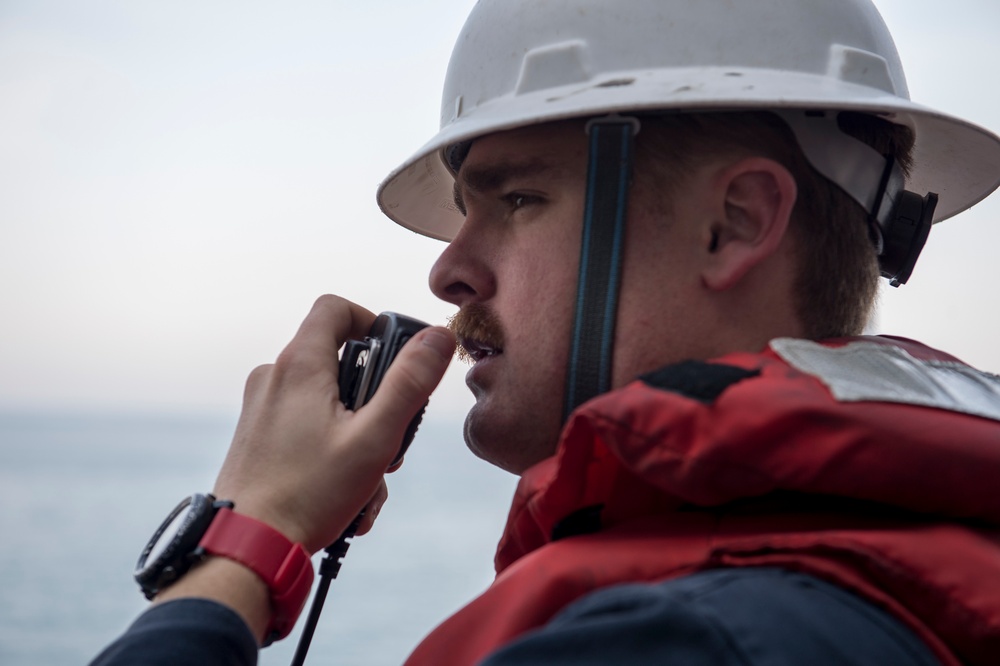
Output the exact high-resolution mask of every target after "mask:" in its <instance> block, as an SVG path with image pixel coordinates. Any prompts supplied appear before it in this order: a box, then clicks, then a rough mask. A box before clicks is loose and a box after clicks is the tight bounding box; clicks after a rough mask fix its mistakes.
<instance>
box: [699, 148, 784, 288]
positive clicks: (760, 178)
mask: <svg viewBox="0 0 1000 666" xmlns="http://www.w3.org/2000/svg"><path fill="white" fill-rule="evenodd" d="M716 182H717V185H718V188H717V189H716V191H717V192H720V193H722V195H723V199H722V201H721V203H722V204H723V206H722V210H721V211H719V212H720V214H719V215H718V216H717V217H716V219H715V220H713V222H712V228H711V230H710V231H711V234H710V240H709V247H708V248H707V250H708V252H709V257H708V261H707V264H706V265H705V268H704V269H703V272H702V277H703V279H704V282H705V285H706V286H707V287H709V288H710V289H714V290H718V291H722V290H725V289H729V288H731V287H733V286H735V285H736V284H738V283H739V282H740V280H742V279H743V277H744V276H745V275H746V274H747V273H748V272H749V271H750V270H751V269H752V268H754V267H755V266H758V265H759V264H761V263H762V262H763V261H765V260H766V259H767V258H768V257H770V256H771V255H772V254H774V252H775V251H776V250H777V249H778V246H779V245H781V241H782V240H783V239H784V237H785V234H786V233H787V231H788V225H789V222H790V220H791V216H792V209H793V208H794V206H795V199H796V197H797V195H798V188H797V187H796V184H795V178H793V177H792V174H791V173H790V172H789V171H788V169H786V168H785V167H784V166H782V165H781V164H779V163H778V162H775V161H774V160H771V159H767V158H764V157H749V158H746V159H742V160H740V161H739V162H736V163H735V164H732V165H730V166H729V167H728V168H726V169H725V170H724V171H722V172H721V173H720V174H719V176H718V180H717V181H716Z"/></svg>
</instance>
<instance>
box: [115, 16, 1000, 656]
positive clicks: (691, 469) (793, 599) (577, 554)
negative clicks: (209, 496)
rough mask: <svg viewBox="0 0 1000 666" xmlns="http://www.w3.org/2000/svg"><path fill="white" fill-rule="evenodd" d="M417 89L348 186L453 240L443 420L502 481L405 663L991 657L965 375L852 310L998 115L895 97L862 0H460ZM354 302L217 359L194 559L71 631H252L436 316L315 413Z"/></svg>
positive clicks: (988, 479)
mask: <svg viewBox="0 0 1000 666" xmlns="http://www.w3.org/2000/svg"><path fill="white" fill-rule="evenodd" d="M442 108H443V112H442V130H441V132H440V133H439V134H438V135H437V136H436V137H434V139H432V140H431V141H430V142H429V143H428V144H427V145H426V146H424V148H423V149H421V150H420V151H419V152H418V153H417V154H416V155H415V156H414V157H413V158H411V159H410V160H409V161H407V162H406V163H405V164H404V165H403V166H402V167H401V168H400V169H398V170H397V171H396V172H394V173H393V174H392V175H390V177H389V178H388V179H387V181H386V182H385V183H383V185H382V187H381V189H380V192H379V201H380V204H381V206H382V208H383V210H384V211H385V212H386V213H387V214H388V215H389V216H390V217H391V218H393V219H394V220H396V221H397V222H399V223H401V224H404V225H405V226H407V227H410V228H412V229H414V230H416V231H419V232H421V233H424V234H427V235H431V236H434V237H438V238H442V239H446V240H449V241H450V243H449V245H448V246H447V248H446V249H445V250H444V252H443V253H442V255H441V258H440V259H439V260H438V262H437V263H436V264H435V266H434V268H433V269H432V271H431V277H430V283H431V289H432V290H433V291H434V293H435V294H436V295H438V296H439V297H440V298H442V299H444V300H446V301H448V302H451V303H453V304H454V305H456V306H457V307H458V308H459V311H458V314H457V315H456V317H455V319H454V321H453V322H452V326H451V328H452V329H453V331H454V334H456V335H457V336H458V338H459V341H460V342H461V345H462V348H463V350H464V352H463V353H464V354H465V355H466V356H467V357H469V358H470V359H471V360H472V361H473V363H474V364H473V367H472V369H471V370H470V371H469V374H468V378H467V381H468V384H469V386H470V388H471V389H472V391H473V393H474V395H475V397H476V404H475V406H474V407H473V409H472V410H471V411H470V413H469V416H468V418H467V420H466V428H465V436H466V440H467V442H468V444H469V447H470V448H471V449H472V450H473V451H474V452H475V453H476V454H477V455H479V456H480V457H482V458H484V459H486V460H488V461H490V462H492V463H494V464H496V465H498V466H500V467H502V468H504V469H507V470H509V471H511V472H513V473H516V474H519V475H521V477H522V478H521V483H520V486H519V489H518V494H517V497H516V498H515V501H514V506H513V508H512V511H511V515H510V518H509V521H508V525H507V529H506V531H505V534H504V537H503V539H502V540H501V544H500V548H499V550H498V554H497V567H498V577H497V580H496V582H495V583H494V585H493V586H492V587H491V588H490V589H489V590H488V591H486V592H485V593H484V594H483V596H482V597H480V598H479V599H477V600H475V601H474V602H472V603H471V604H469V606H468V607H466V608H465V609H463V610H462V611H460V612H459V613H457V614H456V615H455V616H454V617H452V618H450V619H449V620H447V621H446V622H445V623H444V624H442V625H441V627H439V629H437V630H436V631H435V632H434V633H432V634H431V636H429V637H428V639H427V640H425V641H424V642H423V643H422V644H421V645H420V646H419V647H418V648H417V650H416V651H415V652H414V654H413V656H412V657H411V661H412V663H414V664H419V663H434V664H442V663H456V664H468V663H480V662H482V663H488V664H493V665H498V664H524V663H538V664H541V663H545V664H550V663H608V662H611V661H614V662H619V661H621V662H625V663H645V662H654V663H683V664H728V663H732V664H748V663H752V664H785V663H816V664H824V663H893V664H931V663H945V664H958V663H971V664H986V663H991V661H992V660H993V659H994V658H995V655H996V654H998V653H1000V588H998V587H997V586H998V583H997V582H996V581H998V580H1000V577H998V576H997V574H1000V558H998V557H997V556H998V555H1000V549H998V547H997V545H996V544H997V538H996V535H997V532H996V529H997V524H998V522H1000V501H998V500H997V499H996V497H995V493H993V492H992V484H993V479H994V478H995V477H996V472H997V471H998V469H1000V447H997V446H996V445H997V443H1000V380H998V378H997V377H995V376H992V375H988V374H986V373H980V372H977V371H975V370H973V369H971V368H968V367H967V366H964V365H962V364H960V363H959V362H958V361H956V360H955V359H953V358H951V357H949V356H947V355H945V354H942V353H940V352H936V351H934V350H931V349H928V348H926V347H924V346H922V345H919V344H918V343H913V342H909V341H903V340H890V339H884V338H880V339H867V338H855V337H850V336H857V335H859V334H860V333H861V329H862V327H863V326H864V323H865V322H866V321H867V319H868V317H869V315H870V313H871V309H872V306H873V302H874V297H875V293H876V284H877V280H878V276H879V273H880V272H881V273H882V274H883V275H885V276H886V277H888V278H889V279H890V280H891V281H892V282H893V283H894V284H896V285H898V284H901V283H904V282H905V281H906V280H907V279H908V277H909V275H910V272H911V271H912V270H913V267H914V264H915V262H916V258H917V255H918V254H919V251H920V248H921V247H922V245H923V242H924V240H926V235H927V232H928V231H929V226H930V223H931V221H937V220H941V219H944V218H945V217H948V216H950V215H953V214H956V213H957V212H960V211H961V210H963V209H964V208H966V207H968V206H970V205H972V204H973V203H975V202H976V201H978V200H980V199H981V198H982V197H984V196H986V195H987V194H988V193H989V192H990V191H992V189H993V188H994V187H995V184H996V182H998V178H1000V140H998V139H997V138H996V137H995V136H993V135H992V134H990V133H988V132H986V131H984V130H980V129H978V128H975V127H972V126H969V125H968V124H966V123H964V122H962V121H959V120H956V119H952V118H949V117H947V116H943V115H941V114H938V113H935V112H931V111H928V110H926V109H923V108H921V107H919V106H917V105H915V104H913V103H911V102H910V101H909V100H908V99H907V96H906V91H905V82H904V80H903V75H902V70H901V67H900V65H899V63H898V58H897V56H896V53H895V50H894V48H893V46H892V42H891V39H890V37H889V35H888V32H887V31H886V29H885V26H884V25H883V24H882V22H881V19H880V18H879V16H878V14H877V12H876V11H875V9H874V8H873V7H872V6H871V5H870V4H869V3H868V2H867V0H845V1H843V2H838V3H831V2H815V3H805V2H801V0H769V1H767V2H764V1H761V2H755V3H729V2H722V1H714V0H713V1H706V0H701V1H699V2H697V3H690V2H683V1H682V0H658V1H653V0H643V1H640V0H632V1H630V2H616V3H604V2H599V1H597V0H576V1H569V0H563V1H556V2H545V3H537V2H526V1H525V2H510V1H508V2H500V1H499V0H492V1H483V2H480V3H479V5H477V7H476V9H475V10H474V11H473V14H472V15H471V16H470V18H469V20H468V22H467V24H466V27H465V29H464V30H463V33H462V35H461V36H460V38H459V41H458V45H457V46H456V50H455V53H454V54H453V57H452V64H451V67H450V70H449V75H448V80H447V81H446V85H445V93H444V98H443V105H442ZM372 319H373V316H372V315H371V313H368V312H367V311H365V310H363V309H362V308H360V307H359V306H356V305H354V304H351V303H348V302H345V301H343V300H340V299H337V298H334V297H324V298H322V299H320V300H319V301H318V302H317V304H316V306H315V307H314V309H313V311H312V312H311V313H310V314H309V316H308V317H307V318H306V320H305V322H304V323H303V325H302V327H301V328H300V330H299V332H298V334H297V335H296V337H295V338H294V339H293V341H292V342H291V343H290V344H289V346H288V347H287V348H286V349H285V350H284V351H283V352H282V354H281V355H280V356H279V358H278V360H277V361H276V363H275V364H274V365H272V366H265V367H262V368H258V369H257V370H255V371H254V373H253V374H252V375H251V376H250V379H249V380H248V383H247V392H246V396H245V402H244V410H243V414H242V417H241V420H240V423H239V425H238V427H237V432H236V435H235V437H234V441H233V444H232V447H231V449H230V452H229V455H228V457H227V459H226V462H225V464H224V466H223V469H222V471H221V472H220V475H219V478H218V481H217V483H216V486H215V489H214V494H215V496H216V497H218V498H220V500H228V501H230V502H232V506H228V505H227V506H223V505H220V504H218V503H214V502H211V501H208V500H204V499H202V500H199V502H200V503H199V504H198V505H197V507H195V508H194V509H193V510H192V512H191V514H193V515H196V516H198V517H199V520H200V519H201V518H203V519H204V523H203V524H202V523H199V524H198V526H197V528H196V527H192V522H197V521H192V520H188V519H187V518H185V520H186V521H187V522H186V523H185V524H182V525H180V526H179V530H178V531H179V532H180V533H181V534H188V533H190V534H193V535H194V536H196V537H197V538H196V539H195V540H194V542H193V543H191V544H188V545H187V546H185V548H186V550H184V552H188V551H190V550H191V549H193V548H194V546H195V545H197V544H200V545H201V547H202V548H203V549H204V550H205V552H207V554H208V555H209V556H207V557H206V558H205V560H204V561H203V562H201V563H200V564H198V566H196V567H194V568H192V569H190V570H189V571H187V572H186V573H185V574H184V575H183V576H181V577H180V578H179V580H177V581H176V582H173V583H172V584H169V585H167V584H164V585H160V586H159V587H158V588H157V589H154V590H152V592H153V593H155V599H156V604H155V605H154V607H153V608H152V609H151V611H149V612H148V613H146V614H145V615H144V616H143V617H142V618H140V620H139V621H138V622H137V623H136V625H135V626H133V628H132V629H131V630H130V631H129V633H128V634H126V636H125V637H123V638H122V639H120V640H119V642H118V643H116V644H115V645H113V646H112V647H111V648H110V649H109V650H108V652H106V653H105V654H104V655H103V656H102V657H100V658H99V659H98V662H97V663H118V662H117V661H116V659H117V660H119V661H127V660H129V659H133V660H135V659H140V658H141V659H143V660H144V661H147V662H149V663H169V662H170V659H171V658H173V659H188V660H198V661H200V662H202V663H206V662H208V661H209V660H210V659H215V660H216V661H217V662H218V663H236V662H235V661H233V660H235V659H241V660H243V661H244V662H245V661H248V660H252V659H253V656H254V648H255V643H254V642H253V641H252V640H251V637H256V639H257V640H258V641H262V642H267V641H269V640H271V639H273V638H275V637H281V636H282V635H284V634H287V632H288V631H289V630H290V628H291V625H292V624H293V623H294V620H295V617H296V615H297V613H298V610H299V609H300V608H301V604H302V602H303V600H304V594H303V591H305V592H307V591H308V583H309V581H310V580H311V569H310V568H309V565H308V557H307V556H308V554H309V553H313V552H315V551H317V550H319V549H321V548H323V547H324V546H326V545H327V544H329V543H331V542H333V541H334V540H335V539H336V538H337V536H338V535H339V534H340V533H341V532H342V531H343V530H344V529H345V527H346V526H347V525H348V523H350V522H351V520H352V519H353V518H354V516H355V515H357V513H358V512H359V511H360V510H361V509H362V508H363V507H364V506H365V505H366V504H367V505H368V507H369V508H368V511H367V512H366V514H365V515H366V521H367V522H366V523H365V524H364V525H362V527H361V529H362V530H364V529H367V528H368V527H370V525H371V522H372V521H373V520H374V516H375V514H376V513H377V510H378V507H379V505H380V504H381V502H382V501H383V500H384V489H383V486H381V476H382V473H383V472H384V470H385V469H386V467H387V466H388V465H389V463H390V461H391V460H392V458H393V456H394V455H395V453H396V449H397V448H398V442H399V441H400V439H401V437H402V433H403V431H404V429H405V427H406V424H407V422H408V421H409V419H410V417H412V415H413V414H414V413H416V411H417V410H418V409H419V406H420V405H421V404H422V403H423V401H424V400H425V399H426V397H427V395H428V394H429V393H430V391H431V390H432V389H433V387H434V386H435V385H436V383H437V381H438V380H439V379H440V376H441V374H442V373H443V371H444V367H445V365H446V364H447V362H448V358H449V357H450V355H451V352H452V349H453V346H454V337H453V334H452V333H451V332H449V331H447V330H445V329H441V328H430V329H427V330H425V331H423V332H421V333H420V334H418V335H416V336H415V339H414V340H413V342H411V343H410V344H409V345H407V347H406V348H405V349H404V350H403V352H402V353H401V355H400V357H399V359H398V360H397V362H396V364H395V365H394V366H393V368H392V370H391V371H390V372H389V374H388V375H387V377H386V381H385V383H384V384H383V385H382V387H381V388H380V390H379V392H378V393H377V394H376V395H375V397H374V398H373V400H372V401H371V402H370V403H369V404H368V405H366V406H365V407H363V408H361V409H359V410H358V411H357V412H350V411H348V410H345V409H344V408H343V407H342V406H341V405H340V404H339V401H338V390H337V381H336V364H335V361H334V359H335V358H336V350H337V349H338V348H339V346H340V345H341V344H342V343H343V342H344V341H345V340H346V339H348V338H352V337H353V338H357V337H361V336H363V335H364V333H365V331H366V330H367V328H368V326H369V325H370V323H371V321H372ZM832 338H833V339H832ZM820 340H824V341H825V342H823V343H820V342H818V341H820ZM636 377H641V379H639V380H638V381H635V378H636ZM191 514H183V516H187V515H191ZM168 524H172V525H173V526H176V521H173V522H171V521H168ZM166 531H167V532H169V531H170V529H169V528H167V530H166ZM248 544H249V545H248ZM178 548H181V546H178ZM152 550H153V553H148V554H149V555H150V556H151V557H153V555H155V554H156V550H157V549H156V548H155V547H154V548H153V549H152ZM160 573H161V574H162V573H163V572H160ZM168 578H169V577H166V578H164V579H163V581H164V582H165V583H169V582H170V581H169V580H168ZM248 629H249V631H248ZM154 660H159V661H155V662H154ZM241 663H243V662H241Z"/></svg>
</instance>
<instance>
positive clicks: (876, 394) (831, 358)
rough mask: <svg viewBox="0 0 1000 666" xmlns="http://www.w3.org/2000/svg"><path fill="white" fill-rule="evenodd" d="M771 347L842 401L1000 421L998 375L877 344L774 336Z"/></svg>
mask: <svg viewBox="0 0 1000 666" xmlns="http://www.w3.org/2000/svg"><path fill="white" fill-rule="evenodd" d="M771 349H773V350H774V351H775V352H776V353H777V354H778V356H780V357H781V358H783V359H784V360H785V361H786V362H787V363H788V364H789V365H791V366H792V367H794V368H795V369H796V370H799V371H801V372H804V373H806V374H810V375H813V376H814V377H816V378H817V379H819V380H820V381H821V382H823V383H824V384H825V385H826V386H827V388H829V389H830V392H831V393H832V394H833V397H835V398H836V399H837V400H840V401H842V402H863V401H875V402H900V403H905V404H910V405H921V406H924V407H936V408H938V409H947V410H950V411H953V412H961V413H963V414H972V415H974V416H983V417H985V418H988V419H993V420H995V421H1000V376H997V375H993V374H990V373H988V372H981V371H979V370H976V369H975V368H970V367H969V366H967V365H964V364H962V363H955V362H954V361H924V360H921V359H918V358H915V357H914V356H911V355H910V354H909V353H908V352H907V351H906V350H904V349H901V348H899V347H895V346H892V345H885V344H879V343H876V342H851V343H849V344H847V345H844V346H843V347H836V348H834V347H826V346H824V345H821V344H819V343H816V342H812V341H810V340H800V339H795V338H777V339H775V340H772V341H771Z"/></svg>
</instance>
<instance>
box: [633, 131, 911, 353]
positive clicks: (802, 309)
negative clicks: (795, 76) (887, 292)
mask: <svg viewBox="0 0 1000 666" xmlns="http://www.w3.org/2000/svg"><path fill="white" fill-rule="evenodd" d="M838 124H839V125H840V129H841V131H842V132H844V133H845V134H848V135H850V136H853V137H855V138H857V139H860V140H862V141H864V142H865V143H867V144H868V145H870V146H871V147H872V148H874V149H875V150H876V151H878V152H879V153H881V154H882V155H886V156H892V157H893V158H895V159H896V161H897V162H898V163H899V164H900V166H901V167H902V169H903V171H904V173H906V172H908V170H909V167H910V164H911V161H912V150H913V142H914V136H913V132H912V131H911V130H910V129H909V128H908V127H905V126H903V125H897V124H894V123H890V122H888V121H886V120H883V119H881V118H877V117H875V116H871V115H868V114H862V113H855V112H842V113H840V114H839V116H838ZM728 155H746V156H751V155H758V156H762V157H767V158H770V159H773V160H775V161H777V162H778V163H780V164H781V165H783V166H784V167H785V168H786V169H788V170H789V172H790V173H791V174H792V176H793V177H794V178H795V181H796V184H797V186H798V198H797V200H796V203H795V207H794V209H793V211H792V219H791V225H790V233H792V234H794V238H795V247H796V255H797V275H795V276H794V278H793V279H794V285H793V294H794V299H795V307H796V312H797V314H798V316H799V319H800V321H801V323H802V325H803V328H804V331H805V336H806V337H807V338H810V339H814V340H820V339H824V338H835V337H844V336H850V335H858V334H860V333H861V332H862V331H863V330H864V327H865V325H866V324H867V322H868V320H869V318H870V317H871V314H872V312H873V310H874V307H875V302H876V298H877V296H878V279H879V274H880V273H879V266H878V257H877V256H876V250H875V244H874V242H873V240H872V235H871V230H870V225H869V215H868V213H867V212H866V211H865V210H864V209H863V208H862V207H861V205H860V204H858V203H857V202H856V201H854V199H852V198H851V197H850V196H849V195H848V194H847V193H846V192H844V190H842V189H841V188H840V187H839V186H837V185H835V184H834V183H833V182H831V181H830V180H828V179H827V178H826V177H824V176H822V175H821V174H820V173H819V172H817V171H816V170H815V169H814V168H813V167H812V165H810V164H809V162H808V160H807V159H806V158H805V155H803V153H802V151H801V149H800V148H799V145H798V142H797V141H796V140H795V136H794V134H792V132H791V130H790V129H789V127H788V125H787V124H785V122H784V121H783V120H781V119H780V118H779V117H778V116H777V115H775V114H773V113H768V112H766V111H746V112H742V111H740V112H705V113H670V114H660V115H656V116H652V117H646V116H644V117H643V118H642V131H641V132H640V133H639V135H638V136H637V139H636V175H635V178H636V182H637V184H640V185H643V186H645V187H649V188H651V189H650V191H652V192H660V193H663V194H664V195H666V196H665V197H664V199H665V200H666V201H667V205H668V206H669V196H670V194H671V185H672V184H674V183H678V182H681V181H682V180H683V174H684V173H685V172H686V171H689V170H690V169H691V168H692V167H693V166H695V165H697V164H698V163H699V162H700V161H702V160H704V159H706V158H716V157H720V156H728Z"/></svg>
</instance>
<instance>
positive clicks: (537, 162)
mask: <svg viewBox="0 0 1000 666" xmlns="http://www.w3.org/2000/svg"><path fill="white" fill-rule="evenodd" d="M552 168H553V167H552V164H551V163H550V162H548V161H546V160H544V159H541V158H538V157H535V158H531V159H525V160H511V161H507V162H499V163H494V164H489V165H481V166H471V167H463V168H462V170H461V171H460V172H459V174H458V177H457V178H455V187H454V196H455V206H456V207H457V208H458V210H460V211H461V212H462V214H463V215H464V214H465V200H464V199H463V198H462V184H463V183H464V186H465V189H468V190H470V191H472V192H488V191H493V190H498V189H502V188H503V186H504V184H505V183H507V182H508V181H510V180H513V179H515V178H521V177H524V176H537V175H538V174H541V173H545V172H546V171H551V170H552Z"/></svg>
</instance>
